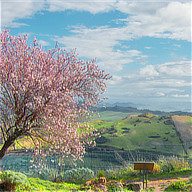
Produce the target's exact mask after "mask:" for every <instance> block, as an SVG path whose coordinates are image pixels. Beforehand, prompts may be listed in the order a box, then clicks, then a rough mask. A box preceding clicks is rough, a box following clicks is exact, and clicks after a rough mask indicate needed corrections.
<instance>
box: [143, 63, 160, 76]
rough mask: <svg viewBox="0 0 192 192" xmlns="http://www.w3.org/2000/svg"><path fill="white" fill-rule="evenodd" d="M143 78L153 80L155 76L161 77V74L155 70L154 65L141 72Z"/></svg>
mask: <svg viewBox="0 0 192 192" xmlns="http://www.w3.org/2000/svg"><path fill="white" fill-rule="evenodd" d="M139 73H140V75H141V76H146V78H152V77H154V76H159V72H158V71H157V70H156V69H155V66H153V65H147V66H146V67H144V68H142V69H141V70H140V72H139Z"/></svg>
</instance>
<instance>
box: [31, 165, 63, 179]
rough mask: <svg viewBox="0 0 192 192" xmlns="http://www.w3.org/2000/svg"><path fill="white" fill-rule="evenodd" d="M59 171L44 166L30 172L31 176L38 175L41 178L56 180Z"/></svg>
mask: <svg viewBox="0 0 192 192" xmlns="http://www.w3.org/2000/svg"><path fill="white" fill-rule="evenodd" d="M58 175H59V173H58V171H57V170H56V169H52V168H48V167H44V168H42V169H41V170H38V171H34V172H33V173H31V174H30V176H32V177H38V178H40V179H42V180H49V181H56V178H57V177H58Z"/></svg>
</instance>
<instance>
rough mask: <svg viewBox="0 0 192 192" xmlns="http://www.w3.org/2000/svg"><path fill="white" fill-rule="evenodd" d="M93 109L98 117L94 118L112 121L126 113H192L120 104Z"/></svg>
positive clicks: (184, 114)
mask: <svg viewBox="0 0 192 192" xmlns="http://www.w3.org/2000/svg"><path fill="white" fill-rule="evenodd" d="M93 110H94V111H97V112H98V113H99V115H100V117H95V120H99V119H102V120H106V121H114V120H120V119H122V118H124V117H126V116H128V115H133V114H135V115H138V114H143V113H152V114H154V115H158V116H165V115H179V116H189V115H192V114H191V113H189V112H183V111H172V112H165V111H152V110H149V109H137V108H135V107H122V106H112V107H100V108H94V109H93Z"/></svg>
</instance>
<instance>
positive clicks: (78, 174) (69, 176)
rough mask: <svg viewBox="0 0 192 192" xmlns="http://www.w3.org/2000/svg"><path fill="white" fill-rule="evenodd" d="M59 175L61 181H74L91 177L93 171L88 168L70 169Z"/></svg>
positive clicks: (92, 176)
mask: <svg viewBox="0 0 192 192" xmlns="http://www.w3.org/2000/svg"><path fill="white" fill-rule="evenodd" d="M60 177H61V178H60V179H61V181H65V182H72V183H76V182H81V181H87V180H90V179H93V178H94V171H92V170H91V169H88V168H77V169H71V170H67V171H65V172H64V173H63V174H60Z"/></svg>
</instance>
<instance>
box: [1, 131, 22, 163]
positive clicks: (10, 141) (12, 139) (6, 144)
mask: <svg viewBox="0 0 192 192" xmlns="http://www.w3.org/2000/svg"><path fill="white" fill-rule="evenodd" d="M23 132H24V131H23V130H17V131H16V132H15V133H14V134H13V135H12V136H10V137H8V139H7V140H6V141H5V142H4V144H3V147H2V148H1V150H0V160H1V159H2V158H3V156H4V155H5V153H6V151H7V149H8V148H9V147H10V146H11V145H12V144H13V143H14V142H15V140H16V139H17V138H18V137H20V136H21V135H22V134H23Z"/></svg>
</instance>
